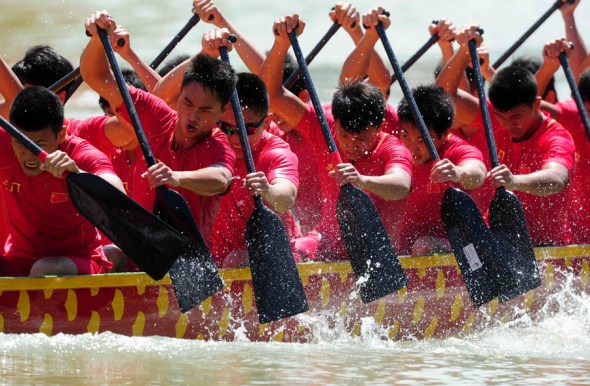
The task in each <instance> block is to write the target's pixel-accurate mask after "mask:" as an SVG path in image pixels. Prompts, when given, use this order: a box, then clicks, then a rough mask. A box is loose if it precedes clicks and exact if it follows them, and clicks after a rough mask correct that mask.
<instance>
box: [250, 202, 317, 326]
mask: <svg viewBox="0 0 590 386" xmlns="http://www.w3.org/2000/svg"><path fill="white" fill-rule="evenodd" d="M246 245H247V247H248V256H249V258H250V269H251V271H252V283H253V284H254V295H255V298H256V307H257V308H258V320H259V322H260V323H261V324H264V323H268V322H272V321H275V320H279V319H282V318H286V317H288V316H292V315H296V314H299V313H301V312H305V311H307V310H308V305H307V298H306V296H305V291H304V290H303V284H302V283H301V278H300V277H299V272H298V271H297V266H296V264H295V258H294V257H293V252H292V251H291V244H290V243H289V238H288V237H287V231H286V229H285V226H284V225H283V222H282V221H281V219H280V218H279V216H277V215H276V214H275V213H274V212H272V211H271V210H270V209H268V208H266V207H265V206H264V205H256V206H255V209H254V212H253V213H252V216H250V219H249V220H248V224H247V225H246Z"/></svg>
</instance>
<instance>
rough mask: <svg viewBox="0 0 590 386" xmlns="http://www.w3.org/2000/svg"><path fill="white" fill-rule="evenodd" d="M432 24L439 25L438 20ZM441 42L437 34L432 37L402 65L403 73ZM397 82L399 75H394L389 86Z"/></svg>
mask: <svg viewBox="0 0 590 386" xmlns="http://www.w3.org/2000/svg"><path fill="white" fill-rule="evenodd" d="M432 23H433V24H438V20H433V21H432ZM439 40H440V36H439V35H438V34H437V33H436V34H434V35H432V36H431V37H430V38H429V39H428V41H427V42H426V43H424V45H423V46H422V47H420V48H419V49H418V51H416V53H415V54H414V55H412V56H411V57H410V59H408V60H407V61H406V62H405V63H404V64H402V72H406V71H408V70H409V69H410V67H412V65H413V64H414V63H416V62H417V61H418V59H420V58H421V57H422V55H424V54H425V53H426V51H428V50H429V49H430V47H432V46H433V45H435V44H436V43H437V42H438V41H439ZM396 81H397V75H395V74H393V75H392V76H391V82H390V83H389V85H392V84H394V83H395V82H396Z"/></svg>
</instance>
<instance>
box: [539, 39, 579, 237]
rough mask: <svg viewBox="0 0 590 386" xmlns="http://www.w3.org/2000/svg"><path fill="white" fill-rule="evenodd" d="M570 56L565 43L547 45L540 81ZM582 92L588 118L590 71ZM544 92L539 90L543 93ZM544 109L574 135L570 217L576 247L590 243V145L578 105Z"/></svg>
mask: <svg viewBox="0 0 590 386" xmlns="http://www.w3.org/2000/svg"><path fill="white" fill-rule="evenodd" d="M561 52H566V54H569V52H570V47H569V45H567V44H566V42H565V39H559V40H556V41H553V42H550V43H547V44H546V45H545V47H544V49H543V57H544V61H543V65H542V66H541V69H540V70H539V73H538V74H537V79H547V78H549V77H551V76H552V75H553V73H555V71H557V69H559V66H560V62H559V54H560V53H561ZM578 91H579V92H580V96H581V97H582V101H583V102H584V107H585V109H586V114H589V115H590V69H587V70H586V71H584V72H583V73H582V74H581V75H580V80H579V82H578ZM541 92H542V90H541V89H540V90H539V93H541ZM541 108H542V109H543V110H544V111H546V112H548V113H550V114H551V116H552V117H553V118H555V119H556V120H557V121H558V122H559V123H560V124H561V125H563V127H564V128H565V129H566V130H567V131H568V132H569V133H570V134H571V136H572V139H573V141H574V144H575V145H576V173H575V174H574V177H573V180H572V194H571V197H570V200H569V205H568V217H569V221H570V225H571V228H572V240H571V241H572V243H575V244H588V243H590V218H589V217H588V216H585V215H583V214H584V213H588V211H589V210H590V194H589V193H590V192H589V191H588V186H589V182H590V145H589V142H588V135H587V134H586V130H585V129H584V126H583V124H582V118H581V116H580V111H578V107H577V106H576V102H575V101H574V100H573V99H572V98H570V99H566V100H563V101H560V102H557V103H555V104H551V103H547V102H543V103H542V104H541Z"/></svg>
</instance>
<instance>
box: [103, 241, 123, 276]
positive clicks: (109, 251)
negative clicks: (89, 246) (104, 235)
mask: <svg viewBox="0 0 590 386" xmlns="http://www.w3.org/2000/svg"><path fill="white" fill-rule="evenodd" d="M103 250H104V254H105V256H106V257H107V259H108V260H109V261H110V262H111V263H112V264H113V268H111V271H110V272H127V262H128V260H127V255H126V254H125V253H123V251H122V250H120V249H119V248H118V247H117V246H115V245H112V244H111V245H105V246H104V247H103Z"/></svg>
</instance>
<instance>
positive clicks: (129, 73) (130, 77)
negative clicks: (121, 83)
mask: <svg viewBox="0 0 590 386" xmlns="http://www.w3.org/2000/svg"><path fill="white" fill-rule="evenodd" d="M121 73H122V74H123V79H125V83H127V84H128V85H130V86H133V87H135V88H138V89H140V90H143V91H147V89H146V87H145V85H144V84H143V82H142V81H141V79H140V78H139V75H137V72H135V71H134V70H132V69H129V68H125V69H123V70H121ZM98 105H99V106H100V108H101V109H102V111H104V112H105V113H106V112H107V110H108V109H109V107H110V105H109V101H107V100H106V99H104V98H103V97H100V98H99V99H98Z"/></svg>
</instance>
